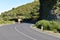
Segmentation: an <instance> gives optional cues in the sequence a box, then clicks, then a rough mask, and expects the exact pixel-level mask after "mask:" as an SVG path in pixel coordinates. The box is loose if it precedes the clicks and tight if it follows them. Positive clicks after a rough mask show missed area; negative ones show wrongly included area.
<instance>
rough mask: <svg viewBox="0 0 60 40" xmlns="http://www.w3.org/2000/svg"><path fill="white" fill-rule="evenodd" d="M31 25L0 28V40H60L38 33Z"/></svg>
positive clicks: (59, 39)
mask: <svg viewBox="0 0 60 40" xmlns="http://www.w3.org/2000/svg"><path fill="white" fill-rule="evenodd" d="M31 25H32V24H29V23H21V24H19V23H16V24H11V25H4V26H2V27H0V40H60V38H57V37H54V36H51V35H47V34H44V33H41V32H37V31H35V30H33V29H32V28H31Z"/></svg>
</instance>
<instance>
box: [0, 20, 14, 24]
mask: <svg viewBox="0 0 60 40" xmlns="http://www.w3.org/2000/svg"><path fill="white" fill-rule="evenodd" d="M14 23H15V22H14V21H0V24H14Z"/></svg>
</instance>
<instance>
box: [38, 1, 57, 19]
mask: <svg viewBox="0 0 60 40" xmlns="http://www.w3.org/2000/svg"><path fill="white" fill-rule="evenodd" d="M39 1H40V19H53V18H54V17H52V16H53V15H52V13H51V10H53V6H54V5H55V4H56V3H57V0H39Z"/></svg>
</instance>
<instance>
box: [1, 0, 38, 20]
mask: <svg viewBox="0 0 60 40" xmlns="http://www.w3.org/2000/svg"><path fill="white" fill-rule="evenodd" d="M37 11H39V2H38V1H34V2H32V3H28V4H25V5H22V6H18V7H17V8H12V9H11V10H9V11H6V12H3V13H2V14H1V16H2V18H4V20H7V18H6V17H9V18H10V19H13V18H19V17H20V16H24V17H25V18H24V19H32V17H33V15H32V14H31V12H33V14H35V13H36V14H37V13H38V12H37ZM9 18H8V19H9ZM20 18H21V17H20ZM33 18H34V19H37V18H38V15H34V17H33ZM22 19H23V18H22Z"/></svg>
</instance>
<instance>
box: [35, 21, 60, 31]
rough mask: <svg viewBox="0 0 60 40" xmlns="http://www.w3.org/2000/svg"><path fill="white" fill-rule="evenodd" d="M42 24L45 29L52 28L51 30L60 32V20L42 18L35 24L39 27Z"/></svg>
mask: <svg viewBox="0 0 60 40" xmlns="http://www.w3.org/2000/svg"><path fill="white" fill-rule="evenodd" d="M41 25H42V26H43V29H44V30H51V31H54V32H60V22H57V21H48V20H40V21H38V22H37V23H36V24H35V26H36V27H37V28H41Z"/></svg>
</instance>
